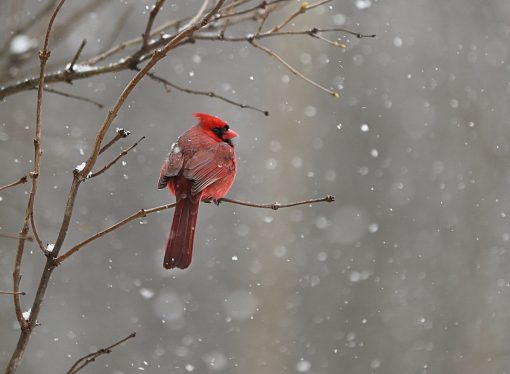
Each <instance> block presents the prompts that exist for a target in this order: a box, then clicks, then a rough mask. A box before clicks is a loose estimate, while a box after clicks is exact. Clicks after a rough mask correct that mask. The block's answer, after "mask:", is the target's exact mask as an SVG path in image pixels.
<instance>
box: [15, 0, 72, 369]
mask: <svg viewBox="0 0 510 374" xmlns="http://www.w3.org/2000/svg"><path fill="white" fill-rule="evenodd" d="M65 1H66V0H60V2H59V3H58V5H57V7H56V8H55V10H54V11H53V14H52V15H51V18H50V21H49V23H48V28H47V29H46V36H45V39H44V46H43V49H42V50H41V51H40V52H39V59H40V69H39V89H38V92H37V109H36V122H35V124H36V130H35V137H34V153H35V157H34V171H32V172H30V174H29V176H30V177H31V179H32V190H31V191H30V196H29V199H28V203H27V208H26V210H25V218H24V221H23V226H22V228H21V231H20V239H19V241H18V249H17V252H16V260H15V264H14V271H13V273H12V278H13V292H14V293H15V294H14V295H13V298H14V309H15V312H16V318H17V320H18V323H19V325H20V328H21V334H20V337H19V339H18V343H17V345H16V348H15V350H14V352H13V354H12V356H11V359H10V360H9V364H8V366H7V369H6V373H7V374H10V373H14V372H16V369H17V368H18V365H19V363H20V362H21V358H22V357H23V353H24V352H25V349H26V346H27V344H28V340H29V339H30V335H31V331H32V330H31V327H32V326H34V325H35V322H36V318H37V315H38V310H39V307H40V304H41V303H42V296H43V295H44V293H43V295H41V298H40V299H37V294H36V297H35V299H34V304H38V305H37V308H36V310H35V314H31V315H30V317H29V320H28V321H27V320H26V319H25V317H24V316H23V312H22V309H21V302H20V298H19V294H18V293H19V292H20V289H19V285H20V281H21V261H22V259H23V252H24V250H25V240H26V239H25V238H26V236H27V233H28V226H29V221H31V223H32V231H33V232H34V236H36V235H37V234H36V233H37V230H36V226H35V224H34V221H33V214H34V201H35V194H36V192H37V180H38V177H39V172H40V166H41V164H40V163H41V145H40V140H41V111H42V95H43V89H44V69H45V67H46V62H47V61H48V58H49V57H50V52H49V50H48V44H49V38H50V34H51V29H52V26H53V22H54V21H55V18H56V16H57V14H58V12H59V11H60V9H61V8H62V6H63V5H64V2H65ZM31 218H32V219H31ZM36 237H37V238H38V237H39V236H38V235H37V236H36ZM39 240H40V239H39ZM41 243H42V242H41ZM41 243H38V244H39V246H40V248H41V250H42V251H43V252H45V251H46V248H44V247H43V246H42V245H41ZM32 310H33V308H32Z"/></svg>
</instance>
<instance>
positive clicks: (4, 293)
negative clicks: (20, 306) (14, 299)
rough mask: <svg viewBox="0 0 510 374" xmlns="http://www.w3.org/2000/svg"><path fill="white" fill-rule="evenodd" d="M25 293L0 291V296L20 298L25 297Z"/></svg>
mask: <svg viewBox="0 0 510 374" xmlns="http://www.w3.org/2000/svg"><path fill="white" fill-rule="evenodd" d="M26 294H27V293H26V292H25V291H18V292H14V291H0V295H20V296H25V295H26Z"/></svg>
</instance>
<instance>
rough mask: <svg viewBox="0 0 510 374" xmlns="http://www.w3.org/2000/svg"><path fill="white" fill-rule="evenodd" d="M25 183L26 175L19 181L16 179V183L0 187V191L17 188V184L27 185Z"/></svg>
mask: <svg viewBox="0 0 510 374" xmlns="http://www.w3.org/2000/svg"><path fill="white" fill-rule="evenodd" d="M27 181H28V178H27V176H26V175H24V176H22V177H21V178H20V179H18V180H17V181H16V182H12V183H9V184H6V185H5V186H2V187H0V191H3V190H6V189H8V188H11V187H14V186H17V185H19V184H23V183H27Z"/></svg>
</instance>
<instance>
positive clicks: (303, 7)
mask: <svg viewBox="0 0 510 374" xmlns="http://www.w3.org/2000/svg"><path fill="white" fill-rule="evenodd" d="M329 2H331V0H320V1H317V2H316V3H313V4H308V3H307V2H304V3H302V4H301V6H300V7H299V9H298V10H296V11H295V12H294V13H292V14H291V15H290V16H289V17H287V18H286V19H285V20H284V21H283V22H282V23H280V24H279V25H276V26H275V27H273V28H272V29H271V31H269V33H274V32H277V31H280V30H281V29H283V28H284V27H285V26H287V25H288V24H289V23H290V21H292V20H293V19H294V18H296V17H297V16H299V15H301V14H303V13H305V12H306V11H308V10H310V9H313V8H317V7H318V6H321V5H324V4H326V3H329Z"/></svg>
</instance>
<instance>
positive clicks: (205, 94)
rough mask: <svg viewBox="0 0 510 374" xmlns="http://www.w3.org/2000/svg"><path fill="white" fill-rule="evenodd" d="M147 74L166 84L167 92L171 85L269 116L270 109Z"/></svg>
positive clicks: (182, 90)
mask: <svg viewBox="0 0 510 374" xmlns="http://www.w3.org/2000/svg"><path fill="white" fill-rule="evenodd" d="M147 75H148V76H149V77H150V78H151V79H152V80H154V81H156V82H159V83H162V84H163V85H164V86H165V89H166V90H167V92H170V87H171V88H175V89H176V90H178V91H181V92H185V93H188V94H192V95H200V96H208V97H213V98H216V99H219V100H221V101H224V102H226V103H229V104H232V105H235V106H237V107H239V108H243V109H252V110H255V111H257V112H260V113H262V114H264V115H265V116H269V111H267V110H263V109H260V108H256V107H254V106H251V105H248V104H241V103H238V102H236V101H234V100H231V99H227V98H226V97H224V96H221V95H218V94H217V93H215V92H213V91H198V90H192V89H189V88H185V87H182V86H178V85H177V84H175V83H172V82H170V81H168V80H166V79H165V78H161V77H159V76H157V75H156V74H154V73H147Z"/></svg>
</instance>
